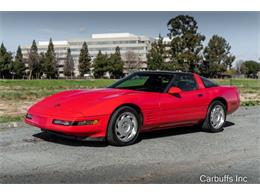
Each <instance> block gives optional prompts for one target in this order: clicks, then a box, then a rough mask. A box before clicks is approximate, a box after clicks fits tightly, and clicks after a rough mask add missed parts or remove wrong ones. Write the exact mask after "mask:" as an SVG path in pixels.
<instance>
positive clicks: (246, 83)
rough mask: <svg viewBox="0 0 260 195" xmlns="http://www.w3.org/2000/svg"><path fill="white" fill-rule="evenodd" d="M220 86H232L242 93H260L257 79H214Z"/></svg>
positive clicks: (259, 81) (259, 84) (259, 83)
mask: <svg viewBox="0 0 260 195" xmlns="http://www.w3.org/2000/svg"><path fill="white" fill-rule="evenodd" d="M215 81H216V82H217V83H218V84H220V85H234V86H237V87H238V88H239V89H242V90H243V91H246V90H248V91H249V92H250V91H251V92H253V91H258V92H259V91H260V80H259V79H215Z"/></svg>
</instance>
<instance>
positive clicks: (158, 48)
mask: <svg viewBox="0 0 260 195" xmlns="http://www.w3.org/2000/svg"><path fill="white" fill-rule="evenodd" d="M165 60H166V49H165V44H164V43H163V38H162V37H161V35H159V39H158V40H157V41H155V42H153V43H152V46H151V49H150V50H149V52H148V54H147V66H148V69H149V70H164V69H166V67H165Z"/></svg>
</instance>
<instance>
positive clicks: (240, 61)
mask: <svg viewBox="0 0 260 195" xmlns="http://www.w3.org/2000/svg"><path fill="white" fill-rule="evenodd" d="M243 63H244V61H243V60H238V61H237V62H236V64H235V68H236V71H237V72H238V73H241V70H240V68H241V66H242V64H243Z"/></svg>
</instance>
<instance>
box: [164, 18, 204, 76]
mask: <svg viewBox="0 0 260 195" xmlns="http://www.w3.org/2000/svg"><path fill="white" fill-rule="evenodd" d="M167 26H168V30H169V31H170V33H169V34H168V36H169V38H170V39H171V43H170V50H169V53H170V63H169V64H170V66H171V67H170V69H173V70H181V71H191V72H198V64H199V63H200V62H201V60H202V55H201V51H202V49H203V45H202V41H204V40H205V36H204V35H201V34H200V33H198V32H197V30H198V25H197V22H196V21H195V19H194V18H193V17H191V16H188V15H179V16H177V17H175V18H172V19H170V21H169V22H168V24H167Z"/></svg>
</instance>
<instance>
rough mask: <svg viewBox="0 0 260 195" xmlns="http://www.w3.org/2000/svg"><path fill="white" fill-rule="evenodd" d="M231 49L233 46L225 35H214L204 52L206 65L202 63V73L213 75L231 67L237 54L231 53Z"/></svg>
mask: <svg viewBox="0 0 260 195" xmlns="http://www.w3.org/2000/svg"><path fill="white" fill-rule="evenodd" d="M230 49H231V46H230V45H229V44H228V42H227V41H226V40H225V39H224V38H223V37H220V36H218V35H213V36H212V38H211V39H210V40H209V43H208V45H207V46H206V48H205V49H204V52H203V53H204V58H205V61H206V65H205V64H202V65H201V67H200V70H201V73H202V74H203V75H205V76H208V77H213V76H214V75H217V74H221V73H223V72H225V71H226V70H227V68H228V67H229V68H231V66H232V63H233V61H234V60H235V56H233V55H232V54H231V53H230Z"/></svg>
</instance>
